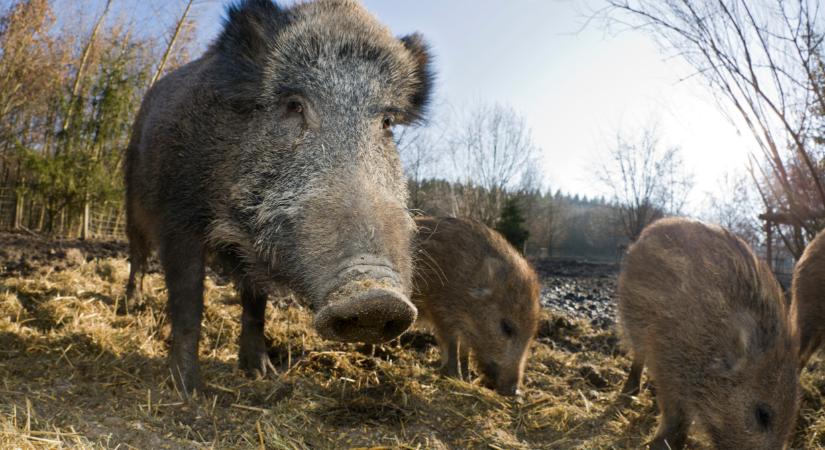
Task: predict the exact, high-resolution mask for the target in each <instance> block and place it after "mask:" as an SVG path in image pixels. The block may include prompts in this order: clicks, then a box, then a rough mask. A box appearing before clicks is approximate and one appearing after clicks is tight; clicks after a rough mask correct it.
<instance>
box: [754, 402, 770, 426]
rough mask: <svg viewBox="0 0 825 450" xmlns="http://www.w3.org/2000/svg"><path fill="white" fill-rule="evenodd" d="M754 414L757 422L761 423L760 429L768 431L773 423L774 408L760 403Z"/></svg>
mask: <svg viewBox="0 0 825 450" xmlns="http://www.w3.org/2000/svg"><path fill="white" fill-rule="evenodd" d="M754 414H755V416H756V423H757V424H758V425H759V429H760V430H762V431H768V430H770V428H771V425H773V410H771V407H770V406H768V405H766V404H764V403H760V404H758V405H756V408H755V409H754Z"/></svg>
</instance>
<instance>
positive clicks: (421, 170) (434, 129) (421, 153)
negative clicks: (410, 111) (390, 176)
mask: <svg viewBox="0 0 825 450" xmlns="http://www.w3.org/2000/svg"><path fill="white" fill-rule="evenodd" d="M445 130H446V125H445V123H444V122H443V121H439V122H436V123H431V124H430V125H429V126H426V127H402V129H401V130H399V133H398V134H397V135H396V137H395V143H396V147H397V148H398V153H399V154H400V156H401V164H402V165H403V166H404V173H405V174H406V175H407V180H408V184H409V191H410V199H409V205H408V206H409V208H410V209H413V210H423V209H424V208H425V206H426V197H427V196H426V195H425V193H424V192H423V191H422V189H423V183H424V181H425V179H427V178H433V177H437V176H441V177H446V176H447V175H448V174H445V173H440V172H439V163H441V162H442V155H443V154H444V152H445V143H444V141H445V134H446V131H445Z"/></svg>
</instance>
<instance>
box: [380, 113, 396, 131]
mask: <svg viewBox="0 0 825 450" xmlns="http://www.w3.org/2000/svg"><path fill="white" fill-rule="evenodd" d="M392 123H393V120H392V117H390V116H384V120H383V121H382V122H381V128H383V129H385V130H386V129H389V128H390V127H391V126H392Z"/></svg>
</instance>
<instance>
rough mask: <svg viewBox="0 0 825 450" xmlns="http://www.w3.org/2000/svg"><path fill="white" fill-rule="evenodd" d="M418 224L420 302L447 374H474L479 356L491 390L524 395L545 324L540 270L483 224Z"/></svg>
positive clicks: (416, 295)
mask: <svg viewBox="0 0 825 450" xmlns="http://www.w3.org/2000/svg"><path fill="white" fill-rule="evenodd" d="M415 222H416V225H418V234H417V235H416V238H415V240H414V248H415V251H414V254H415V265H416V269H415V275H414V277H413V280H414V282H413V285H414V288H413V302H414V303H415V305H416V306H417V307H418V311H419V313H420V317H421V319H422V320H424V321H425V322H427V323H428V324H430V325H431V326H432V327H433V329H434V331H435V334H436V339H437V340H438V343H439V347H440V348H441V361H442V372H443V373H444V374H446V375H448V376H459V374H460V375H461V376H467V375H468V370H469V353H470V351H472V353H473V356H474V358H475V360H476V362H477V363H478V367H479V370H480V372H481V374H482V375H483V379H484V382H485V384H487V386H488V387H490V388H493V389H495V390H496V391H497V392H499V393H501V394H504V395H516V394H518V393H519V385H520V384H521V379H522V376H523V374H524V366H525V362H526V359H527V351H528V347H529V345H530V342H531V341H532V340H533V336H534V335H535V334H536V327H537V326H538V315H539V284H538V280H537V277H536V274H535V272H533V269H532V268H530V265H529V264H528V263H527V261H525V260H524V258H522V257H521V255H519V253H518V252H517V251H516V250H515V249H514V248H513V247H512V246H511V245H510V244H509V243H507V241H506V240H505V239H504V238H503V237H502V236H501V235H500V234H498V233H496V232H495V231H493V230H491V229H489V228H488V227H486V226H484V225H483V224H480V223H477V222H473V221H470V220H462V219H447V218H433V217H417V218H416V219H415Z"/></svg>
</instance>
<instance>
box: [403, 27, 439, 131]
mask: <svg viewBox="0 0 825 450" xmlns="http://www.w3.org/2000/svg"><path fill="white" fill-rule="evenodd" d="M401 43H402V44H404V47H405V48H406V49H407V50H408V51H409V52H410V54H411V55H412V59H413V61H414V62H415V65H416V68H415V72H414V73H413V77H414V81H413V83H414V87H413V92H412V94H411V96H410V111H409V114H408V115H409V118H408V121H409V122H416V121H420V120H421V119H422V118H423V117H424V116H426V115H427V109H428V107H429V104H430V97H431V96H432V90H433V82H434V81H435V74H434V73H433V69H432V55H431V54H430V47H429V46H428V45H427V43H426V42H425V41H424V37H423V36H421V34H419V33H413V34H408V35H406V36H404V37H402V38H401Z"/></svg>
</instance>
